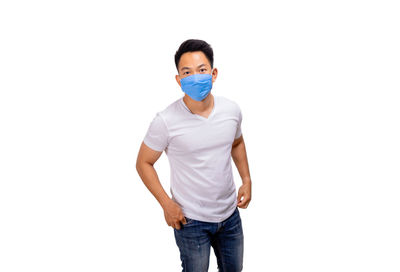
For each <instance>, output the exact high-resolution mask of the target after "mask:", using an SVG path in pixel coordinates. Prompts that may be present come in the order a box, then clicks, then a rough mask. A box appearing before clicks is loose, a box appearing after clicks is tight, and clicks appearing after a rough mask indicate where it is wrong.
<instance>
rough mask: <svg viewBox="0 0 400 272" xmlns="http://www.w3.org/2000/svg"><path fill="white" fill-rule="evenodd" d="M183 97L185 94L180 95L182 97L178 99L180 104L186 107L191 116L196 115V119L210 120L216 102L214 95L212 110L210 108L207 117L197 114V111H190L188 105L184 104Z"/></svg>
mask: <svg viewBox="0 0 400 272" xmlns="http://www.w3.org/2000/svg"><path fill="white" fill-rule="evenodd" d="M184 97H185V96H182V98H181V99H180V101H181V103H182V105H183V106H184V107H185V109H186V110H187V111H188V112H189V113H190V114H192V115H193V116H196V117H197V118H198V119H200V120H203V121H208V120H210V118H211V117H212V116H213V115H214V114H215V105H216V104H217V98H216V97H215V95H213V97H214V103H213V104H214V105H213V108H212V110H211V112H210V114H209V115H208V117H207V118H206V117H204V116H201V115H199V114H197V113H193V112H191V111H190V109H189V108H188V106H186V104H185V101H183V98H184Z"/></svg>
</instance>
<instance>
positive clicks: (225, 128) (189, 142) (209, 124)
mask: <svg viewBox="0 0 400 272" xmlns="http://www.w3.org/2000/svg"><path fill="white" fill-rule="evenodd" d="M236 129H237V121H236V120H235V118H229V117H225V118H218V119H215V120H207V121H204V122H194V123H189V122H186V123H185V122H183V123H181V124H176V125H173V126H172V129H170V135H169V144H168V149H169V151H170V152H171V151H172V152H177V153H185V154H187V153H194V152H197V153H201V152H204V151H209V150H214V149H220V148H230V147H231V146H232V143H233V141H234V137H235V133H236Z"/></svg>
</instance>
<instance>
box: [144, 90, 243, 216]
mask: <svg viewBox="0 0 400 272" xmlns="http://www.w3.org/2000/svg"><path fill="white" fill-rule="evenodd" d="M213 96H214V106H213V109H212V112H211V113H210V115H209V116H208V118H206V117H203V116H201V115H198V114H194V113H192V112H191V111H190V110H189V108H188V107H187V106H186V104H185V102H184V101H183V97H181V98H179V99H178V100H176V101H174V102H173V103H171V104H170V105H169V106H167V107H166V108H165V109H163V110H162V111H159V112H157V113H156V115H155V117H154V119H153V120H152V122H151V123H150V126H149V128H148V131H147V133H146V135H145V137H144V140H143V141H144V143H145V144H146V145H147V146H148V147H150V148H151V149H153V150H156V151H163V150H165V153H166V154H167V156H168V160H169V163H170V173H171V177H170V184H171V188H170V192H171V195H172V199H173V200H174V201H175V202H177V203H178V205H179V206H180V207H181V208H182V212H183V214H184V215H185V216H186V217H188V218H191V219H195V220H200V221H205V222H222V221H224V220H225V219H226V218H228V217H229V216H230V215H231V214H232V213H233V212H234V211H235V209H236V206H237V201H236V198H237V192H236V186H235V183H234V180H233V173H232V164H231V150H232V143H233V141H234V139H237V138H239V137H240V135H241V134H242V132H241V121H242V113H241V110H240V107H239V105H238V104H237V103H236V102H234V101H232V100H230V99H228V98H225V97H223V96H216V95H213Z"/></svg>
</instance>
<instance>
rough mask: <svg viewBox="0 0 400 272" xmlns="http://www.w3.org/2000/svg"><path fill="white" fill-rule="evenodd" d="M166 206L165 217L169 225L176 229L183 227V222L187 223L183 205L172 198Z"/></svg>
mask: <svg viewBox="0 0 400 272" xmlns="http://www.w3.org/2000/svg"><path fill="white" fill-rule="evenodd" d="M163 208H164V217H165V221H166V222H167V224H168V226H171V227H173V228H174V229H180V228H181V224H180V223H181V222H182V224H186V219H185V216H184V215H183V212H182V209H181V207H179V205H178V204H177V203H176V202H175V201H173V200H172V199H171V201H168V203H167V204H166V205H165V206H164V207H163Z"/></svg>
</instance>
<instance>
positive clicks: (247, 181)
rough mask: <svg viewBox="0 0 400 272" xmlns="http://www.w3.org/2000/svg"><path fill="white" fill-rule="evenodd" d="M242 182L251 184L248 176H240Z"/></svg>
mask: <svg viewBox="0 0 400 272" xmlns="http://www.w3.org/2000/svg"><path fill="white" fill-rule="evenodd" d="M242 183H243V184H251V178H250V177H245V178H242Z"/></svg>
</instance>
